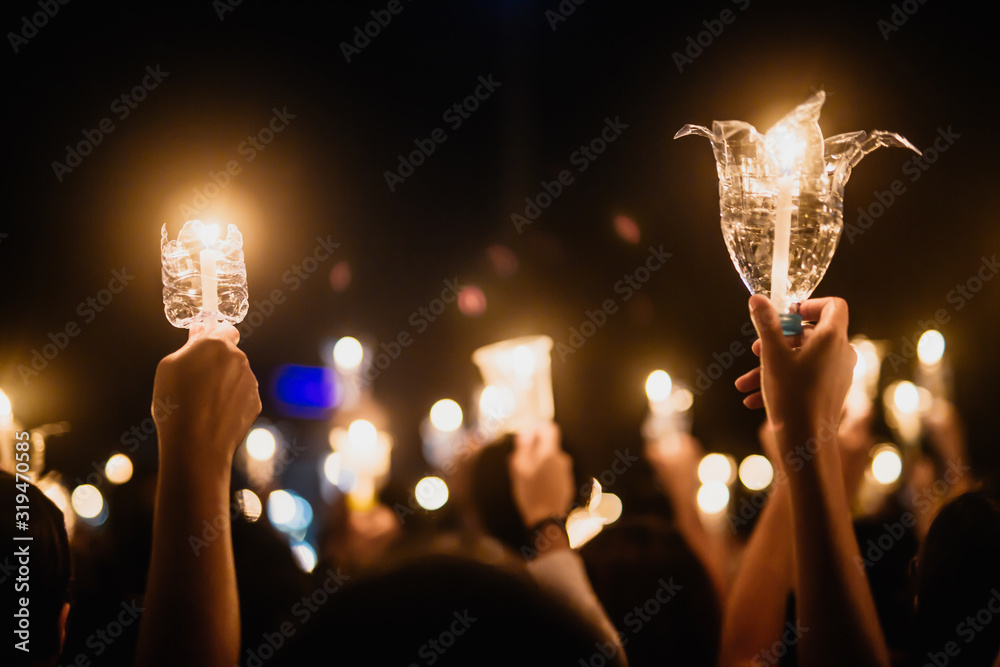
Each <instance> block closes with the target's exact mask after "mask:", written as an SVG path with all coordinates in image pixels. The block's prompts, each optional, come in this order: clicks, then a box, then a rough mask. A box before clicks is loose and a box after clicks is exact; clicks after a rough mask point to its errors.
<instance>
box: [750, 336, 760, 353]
mask: <svg viewBox="0 0 1000 667" xmlns="http://www.w3.org/2000/svg"><path fill="white" fill-rule="evenodd" d="M750 351H751V352H753V353H754V354H756V355H757V356H758V357H759V356H760V339H759V338H758V339H757V340H755V341H754V342H753V345H751V346H750Z"/></svg>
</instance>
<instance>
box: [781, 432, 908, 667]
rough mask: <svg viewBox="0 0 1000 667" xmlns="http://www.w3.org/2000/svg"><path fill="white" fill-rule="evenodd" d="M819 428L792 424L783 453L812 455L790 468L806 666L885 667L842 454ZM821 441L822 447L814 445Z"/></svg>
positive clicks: (886, 661)
mask: <svg viewBox="0 0 1000 667" xmlns="http://www.w3.org/2000/svg"><path fill="white" fill-rule="evenodd" d="M818 433H819V431H818V429H813V428H808V427H799V428H795V427H788V428H785V429H782V430H781V432H779V435H778V437H779V438H785V439H786V442H785V443H784V446H783V450H784V451H792V450H794V449H795V448H796V447H801V446H803V445H805V444H806V443H808V442H809V441H810V440H812V442H813V445H814V446H812V447H807V448H806V451H815V454H813V455H811V456H810V457H802V459H800V461H801V463H798V462H797V464H798V465H797V467H798V468H799V469H798V470H793V471H789V490H790V492H791V518H792V527H793V535H794V554H795V567H794V571H795V578H796V583H797V585H796V605H797V609H798V620H799V626H800V633H801V639H800V640H799V644H798V647H799V656H800V662H801V663H802V664H806V665H847V664H849V665H882V666H884V665H888V664H889V653H888V649H887V647H886V644H885V640H884V637H883V635H882V630H881V628H880V626H879V621H878V615H877V613H876V610H875V603H874V600H873V598H872V595H871V590H870V588H869V587H868V581H867V578H866V577H865V574H864V571H863V570H862V569H861V568H859V567H858V565H857V564H858V563H859V562H860V553H859V551H858V545H857V540H856V539H855V536H854V530H853V527H852V524H851V517H850V508H849V505H848V502H847V496H846V493H845V491H844V486H843V480H842V475H841V470H840V461H839V454H838V452H837V448H836V443H835V441H834V440H832V439H829V438H828V439H827V440H826V441H825V442H824V441H823V439H822V438H819V437H818ZM816 443H818V450H817V449H816V447H815V444H816Z"/></svg>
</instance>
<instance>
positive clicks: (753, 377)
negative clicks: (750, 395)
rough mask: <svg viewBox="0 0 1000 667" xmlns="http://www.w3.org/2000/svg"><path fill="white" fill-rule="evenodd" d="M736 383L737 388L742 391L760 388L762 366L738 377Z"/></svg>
mask: <svg viewBox="0 0 1000 667" xmlns="http://www.w3.org/2000/svg"><path fill="white" fill-rule="evenodd" d="M735 384H736V389H737V390H738V391H742V392H747V391H757V390H758V389H760V366H758V367H757V368H755V369H753V370H752V371H750V372H749V373H744V374H743V375H741V376H739V377H738V378H736V383H735Z"/></svg>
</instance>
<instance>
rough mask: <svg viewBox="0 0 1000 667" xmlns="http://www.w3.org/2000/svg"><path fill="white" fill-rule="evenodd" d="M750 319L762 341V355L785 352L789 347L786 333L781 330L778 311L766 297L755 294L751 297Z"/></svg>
mask: <svg viewBox="0 0 1000 667" xmlns="http://www.w3.org/2000/svg"><path fill="white" fill-rule="evenodd" d="M749 305H750V319H752V320H753V325H754V328H756V329H757V336H758V337H759V339H760V341H761V343H760V344H761V356H762V357H763V356H766V355H768V354H783V353H784V352H785V351H786V350H787V349H788V348H787V344H786V343H785V335H784V334H783V333H782V332H781V322H780V321H779V319H778V312H777V311H776V310H775V309H774V306H772V305H771V302H770V301H768V300H767V298H766V297H764V296H762V295H760V294H754V295H753V296H751V297H750V302H749Z"/></svg>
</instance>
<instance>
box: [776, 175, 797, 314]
mask: <svg viewBox="0 0 1000 667" xmlns="http://www.w3.org/2000/svg"><path fill="white" fill-rule="evenodd" d="M791 239H792V176H791V175H787V174H786V175H782V176H781V177H779V178H778V205H777V210H776V211H775V220H774V250H773V253H774V254H773V256H772V260H771V304H772V305H774V308H775V310H777V311H778V312H779V313H784V312H787V310H788V308H787V305H786V304H785V301H786V300H787V293H788V250H789V246H790V244H791Z"/></svg>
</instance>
